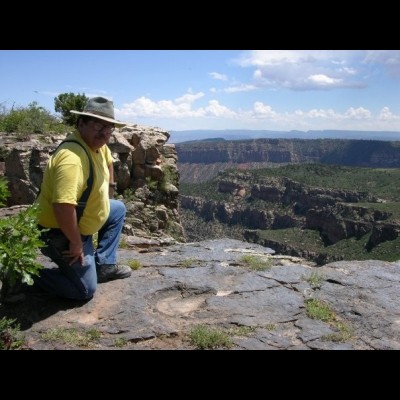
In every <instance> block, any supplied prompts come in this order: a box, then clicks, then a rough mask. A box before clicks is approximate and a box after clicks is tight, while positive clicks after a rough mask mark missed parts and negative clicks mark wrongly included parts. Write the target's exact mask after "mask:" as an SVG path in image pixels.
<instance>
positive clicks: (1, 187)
mask: <svg viewBox="0 0 400 400" xmlns="http://www.w3.org/2000/svg"><path fill="white" fill-rule="evenodd" d="M9 196H10V191H9V190H8V185H7V180H6V179H5V178H3V177H1V176H0V207H3V206H4V205H5V200H6V199H7V197H9Z"/></svg>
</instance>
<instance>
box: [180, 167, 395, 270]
mask: <svg viewBox="0 0 400 400" xmlns="http://www.w3.org/2000/svg"><path fill="white" fill-rule="evenodd" d="M180 193H181V215H182V222H183V225H184V226H185V230H186V235H187V238H188V240H194V239H195V240H200V239H202V238H205V237H207V238H210V237H218V236H219V237H220V235H221V234H224V235H225V236H229V237H233V238H240V236H241V237H242V238H245V239H246V240H248V241H251V242H257V243H259V244H263V245H265V246H268V247H271V248H273V249H274V250H276V251H277V253H282V254H290V255H294V256H301V257H305V258H308V259H310V260H313V261H315V262H317V263H320V264H322V263H325V262H329V261H334V260H363V259H379V260H385V261H395V260H398V259H400V238H399V232H400V170H399V169H396V168H392V169H384V168H356V167H344V166H337V165H322V164H296V165H294V164H290V165H285V166H277V167H273V168H265V169H255V170H246V171H243V170H238V169H230V170H226V171H224V172H220V173H219V174H218V176H217V177H215V178H214V179H212V180H210V181H207V182H199V183H195V184H194V183H193V184H189V183H181V187H180Z"/></svg>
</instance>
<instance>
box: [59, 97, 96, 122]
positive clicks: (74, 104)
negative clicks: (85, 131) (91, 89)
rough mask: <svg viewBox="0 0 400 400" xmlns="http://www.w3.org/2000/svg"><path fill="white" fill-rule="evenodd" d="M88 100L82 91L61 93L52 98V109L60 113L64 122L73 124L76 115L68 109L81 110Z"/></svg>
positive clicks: (76, 117)
mask: <svg viewBox="0 0 400 400" xmlns="http://www.w3.org/2000/svg"><path fill="white" fill-rule="evenodd" d="M88 100H89V98H88V97H86V96H85V94H84V93H83V94H79V93H78V94H74V93H61V94H60V95H58V96H57V97H55V98H54V109H55V111H56V112H59V113H61V115H62V119H63V122H64V124H67V125H71V126H74V125H75V124H76V120H77V119H78V116H77V115H76V114H71V113H70V111H71V110H76V111H83V109H84V107H85V105H86V103H87V101H88Z"/></svg>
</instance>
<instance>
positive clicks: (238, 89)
mask: <svg viewBox="0 0 400 400" xmlns="http://www.w3.org/2000/svg"><path fill="white" fill-rule="evenodd" d="M256 89H257V86H255V85H249V84H240V85H236V86H229V87H227V88H225V89H224V92H226V93H237V92H249V91H251V90H256Z"/></svg>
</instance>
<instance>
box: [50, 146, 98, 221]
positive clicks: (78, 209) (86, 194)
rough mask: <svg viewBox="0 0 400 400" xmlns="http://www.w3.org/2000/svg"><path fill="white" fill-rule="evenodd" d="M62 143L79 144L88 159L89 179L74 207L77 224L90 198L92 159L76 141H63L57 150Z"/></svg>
mask: <svg viewBox="0 0 400 400" xmlns="http://www.w3.org/2000/svg"><path fill="white" fill-rule="evenodd" d="M64 143H77V144H79V146H81V147H82V149H83V150H85V153H86V155H87V156H88V159H89V165H90V169H89V177H88V179H87V181H86V185H87V187H86V189H85V191H84V192H83V193H82V196H81V198H80V199H79V200H78V205H77V206H76V217H77V219H78V222H79V220H80V218H81V217H82V214H83V210H84V209H85V207H86V203H87V200H88V198H89V196H90V192H91V191H92V186H93V165H92V159H91V158H90V155H89V153H88V151H87V150H86V149H85V147H84V146H83V145H82V143H80V142H78V141H77V140H71V139H70V140H64V141H63V142H61V143H60V144H59V145H58V147H57V149H58V148H59V147H60V146H61V145H62V144H64ZM57 149H56V150H57Z"/></svg>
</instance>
